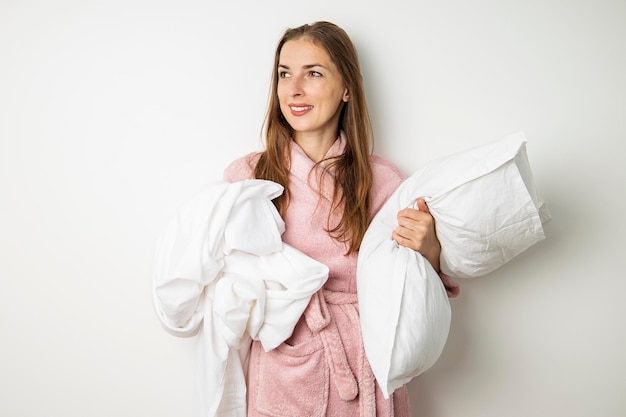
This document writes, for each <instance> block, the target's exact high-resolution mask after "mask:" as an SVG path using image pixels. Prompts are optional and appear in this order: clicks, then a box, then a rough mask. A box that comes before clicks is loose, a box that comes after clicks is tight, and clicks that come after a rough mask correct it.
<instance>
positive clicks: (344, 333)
mask: <svg viewBox="0 0 626 417" xmlns="http://www.w3.org/2000/svg"><path fill="white" fill-rule="evenodd" d="M344 147H345V137H344V136H343V135H340V137H339V138H338V140H337V141H335V143H334V144H333V146H332V147H331V149H330V150H329V151H328V156H334V155H339V154H341V152H342V151H343V149H344ZM254 161H255V159H254V155H248V156H246V157H243V158H240V159H238V160H236V161H234V162H233V163H232V164H231V165H230V166H229V167H228V168H227V169H226V170H225V172H224V179H225V180H227V181H230V182H234V181H240V180H243V179H247V178H253V173H252V166H253V165H254ZM291 165H292V166H291V173H290V176H289V181H290V183H289V190H290V205H289V208H288V210H287V214H286V216H285V219H284V220H285V224H286V229H285V232H284V234H283V236H282V238H283V241H284V242H285V243H288V244H290V245H292V246H293V247H295V248H297V249H299V250H300V251H302V252H304V253H305V254H306V255H308V256H310V257H311V258H313V259H316V260H317V261H319V262H322V263H324V264H325V265H327V266H328V267H329V268H330V275H329V279H328V281H327V283H326V284H325V286H324V288H323V289H322V290H320V291H319V292H318V293H316V294H315V295H314V296H313V297H312V299H311V302H310V303H309V306H308V307H307V309H306V310H305V312H304V315H303V316H302V317H301V319H300V321H299V323H298V325H297V326H296V328H295V330H294V333H293V335H292V336H291V338H290V339H289V340H287V341H286V342H285V343H283V344H282V345H280V346H279V347H278V348H276V349H274V350H271V351H269V352H265V351H264V350H263V348H262V347H261V345H260V343H258V342H254V343H253V346H252V349H251V352H250V356H249V367H248V384H247V388H248V393H247V395H248V416H265V417H267V416H271V417H318V416H335V417H357V416H359V417H361V416H362V417H375V416H380V417H386V416H394V417H408V416H410V415H411V413H410V403H409V398H408V392H407V389H406V387H402V388H400V389H398V390H396V391H395V392H394V393H393V395H392V396H391V397H390V398H389V399H385V398H384V397H383V394H382V391H381V390H380V388H379V387H378V384H377V383H376V381H375V379H374V376H373V374H372V371H371V368H370V366H369V362H368V361H367V358H366V357H365V353H364V349H363V342H362V337H361V327H360V323H359V306H358V303H357V295H356V288H357V287H356V264H357V254H354V253H353V254H351V255H349V256H345V255H344V254H345V253H346V247H345V246H344V245H343V244H340V243H338V242H337V241H335V240H333V239H331V238H330V237H329V236H328V234H327V233H326V232H325V231H324V229H326V228H327V213H328V211H329V207H330V201H331V199H332V183H331V182H330V181H329V179H327V181H326V182H325V184H324V186H323V188H322V191H323V195H324V197H325V198H323V199H322V201H321V202H320V201H319V199H318V192H317V189H315V188H311V186H310V184H312V183H313V184H318V181H317V177H316V175H315V172H311V170H312V168H313V166H314V163H313V161H312V160H311V159H310V158H309V157H308V156H307V155H306V154H305V153H304V151H303V150H302V149H301V148H300V147H299V146H298V145H297V144H295V142H292V150H291ZM372 169H373V174H374V183H373V188H372V213H371V217H373V216H374V214H375V213H376V212H377V211H378V210H379V209H380V208H381V206H382V205H383V204H384V202H385V201H386V200H387V199H388V198H389V196H390V195H391V194H392V193H393V192H394V190H395V189H396V188H397V187H398V186H399V185H400V183H401V182H402V181H403V179H404V176H403V175H402V174H401V172H400V171H399V170H398V168H397V167H395V166H394V165H393V164H391V163H390V162H388V161H386V160H384V159H382V158H380V157H376V156H373V157H372ZM333 221H334V222H337V221H338V216H335V217H334V218H333ZM335 224H336V223H335ZM333 226H334V224H333ZM384 278H385V277H381V279H384Z"/></svg>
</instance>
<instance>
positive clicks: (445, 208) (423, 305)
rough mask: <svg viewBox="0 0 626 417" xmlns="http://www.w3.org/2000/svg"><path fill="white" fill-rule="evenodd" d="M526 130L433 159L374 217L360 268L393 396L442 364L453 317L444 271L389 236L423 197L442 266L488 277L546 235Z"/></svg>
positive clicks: (370, 352) (373, 337) (369, 319)
mask: <svg viewBox="0 0 626 417" xmlns="http://www.w3.org/2000/svg"><path fill="white" fill-rule="evenodd" d="M525 144H526V138H525V136H524V135H523V134H521V133H518V134H515V135H511V136H508V137H506V138H504V139H502V140H500V141H496V142H493V143H490V144H487V145H484V146H480V147H476V148H473V149H470V150H467V151H463V152H459V153H456V154H453V155H450V156H446V157H443V158H440V159H437V160H434V161H432V162H430V163H429V164H427V165H426V166H425V167H424V168H422V169H420V170H418V171H417V172H415V173H414V174H413V175H411V176H410V177H408V178H407V179H406V180H405V181H404V182H403V183H402V184H401V185H400V187H398V189H397V190H396V192H395V193H394V194H392V195H391V197H390V198H389V200H388V201H387V202H386V203H385V204H384V205H383V207H382V208H381V210H380V211H379V212H378V214H377V215H376V216H375V217H374V219H373V220H372V223H371V224H370V226H369V228H368V230H367V233H366V234H365V236H364V238H363V242H362V244H361V249H360V251H359V258H358V264H357V290H358V297H359V309H360V311H361V326H362V333H363V343H364V346H365V352H366V354H367V356H368V359H369V361H370V364H371V367H372V371H373V372H374V376H375V377H376V379H377V381H378V383H379V384H380V386H381V389H382V391H383V394H384V395H385V397H388V396H389V395H391V393H393V391H394V390H395V389H396V388H399V387H400V386H402V385H404V384H406V383H408V382H409V381H410V380H411V379H412V378H414V377H416V376H418V375H420V374H421V373H423V372H425V371H426V370H428V369H429V368H430V367H431V366H432V365H434V363H435V362H436V361H437V360H438V358H439V356H440V355H441V352H442V351H443V348H444V346H445V343H446V341H447V337H448V332H449V329H450V321H451V312H450V304H449V300H448V298H447V295H446V292H445V288H444V286H443V284H442V282H441V279H440V277H439V275H438V274H437V273H436V272H435V271H434V269H433V268H432V267H431V265H430V264H429V263H428V261H426V260H425V259H424V258H423V257H422V256H421V255H420V254H419V253H417V252H415V251H413V250H411V249H407V248H404V247H401V246H399V245H397V244H396V242H394V241H393V240H392V239H391V235H392V232H393V230H394V229H395V228H396V227H397V220H396V214H397V212H398V211H400V210H401V209H403V208H405V207H409V206H412V205H414V204H415V201H416V200H417V199H418V198H420V197H423V198H424V199H425V200H426V202H427V203H428V206H429V209H430V212H431V214H432V215H433V217H434V218H435V224H436V230H437V236H438V238H439V240H440V242H441V257H440V261H441V270H442V272H443V273H445V274H447V275H450V276H453V277H477V276H480V275H484V274H487V273H489V272H491V271H493V270H495V269H497V268H498V267H500V266H502V265H503V264H504V263H506V262H507V261H509V260H510V259H511V258H513V257H514V256H516V255H518V254H519V253H521V252H522V251H524V250H525V249H527V248H528V247H530V246H531V245H533V244H534V243H536V242H538V241H540V240H542V239H544V237H545V236H544V233H543V227H542V221H547V220H548V219H549V218H550V214H549V212H548V210H547V208H546V207H545V205H544V204H543V202H542V201H541V199H540V198H539V197H538V194H537V191H536V188H535V184H534V179H533V177H532V172H531V170H530V166H529V164H528V159H527V155H526V147H525Z"/></svg>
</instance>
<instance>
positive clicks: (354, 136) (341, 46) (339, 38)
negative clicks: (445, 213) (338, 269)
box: [255, 21, 373, 253]
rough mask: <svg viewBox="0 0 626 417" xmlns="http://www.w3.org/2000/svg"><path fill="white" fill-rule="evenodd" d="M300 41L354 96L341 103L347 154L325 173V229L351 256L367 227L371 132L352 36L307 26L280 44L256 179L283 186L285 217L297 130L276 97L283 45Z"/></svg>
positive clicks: (330, 27)
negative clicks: (321, 56) (328, 198)
mask: <svg viewBox="0 0 626 417" xmlns="http://www.w3.org/2000/svg"><path fill="white" fill-rule="evenodd" d="M301 38H307V39H310V40H312V41H313V42H315V43H316V44H318V45H320V46H322V47H324V48H325V49H326V51H327V52H328V54H329V55H330V58H331V60H332V61H333V63H334V64H335V65H336V67H337V69H338V70H339V73H340V74H341V76H342V78H343V82H344V84H345V86H346V88H347V90H348V94H349V96H350V99H349V101H348V102H346V103H344V104H343V108H342V112H341V116H340V118H339V130H340V131H343V132H344V134H345V136H346V139H347V141H346V142H347V143H346V147H345V151H344V153H343V154H342V155H340V156H339V157H337V158H333V159H332V160H330V161H328V160H327V161H326V168H325V171H324V174H328V173H329V170H330V172H331V173H332V176H333V178H334V183H335V186H334V191H333V201H332V205H331V211H330V213H329V217H328V225H329V226H328V228H327V229H326V230H327V232H328V233H330V235H331V236H332V237H333V238H334V239H337V240H338V241H340V242H343V243H348V253H352V252H355V251H357V250H358V249H359V247H360V245H361V240H362V239H363V235H364V234H365V231H366V229H367V226H368V224H369V213H370V189H371V186H372V170H371V165H370V156H371V151H372V144H373V132H372V126H371V121H370V117H369V113H368V110H367V103H366V100H365V92H364V89H363V79H362V76H361V70H360V66H359V59H358V55H357V51H356V48H355V47H354V45H353V43H352V41H351V40H350V37H349V36H348V35H347V33H346V32H345V31H344V30H343V29H342V28H340V27H339V26H337V25H335V24H333V23H330V22H324V21H320V22H315V23H313V24H310V25H309V24H305V25H302V26H300V27H297V28H292V29H287V30H286V31H285V33H284V34H283V36H282V38H281V39H280V41H279V42H278V45H277V47H276V53H275V56H274V68H273V73H274V75H273V78H272V83H271V94H270V100H269V105H268V110H267V114H266V118H265V123H264V126H263V127H264V134H265V151H264V152H262V153H261V154H260V157H259V159H258V162H257V164H256V168H255V176H256V178H263V179H267V180H270V181H274V182H277V183H279V184H281V185H283V186H284V187H285V192H284V193H283V195H281V196H280V197H279V198H278V199H276V200H275V202H274V203H275V204H276V206H277V208H278V210H279V212H280V213H281V214H284V212H285V211H286V210H287V206H288V205H289V184H288V182H289V180H288V178H289V167H290V158H289V155H290V152H289V149H290V146H291V140H292V137H293V129H292V128H291V126H290V125H289V123H288V122H287V120H286V119H285V117H284V116H283V114H282V112H281V110H280V103H279V101H278V93H277V90H278V64H279V59H280V52H281V50H282V48H283V46H284V45H285V43H287V42H288V41H290V40H295V39H301ZM337 134H339V132H337ZM320 164H321V161H320V163H318V164H317V166H321V165H320ZM337 209H343V213H342V216H341V219H340V221H339V223H338V224H337V225H336V226H335V227H332V228H331V227H330V215H331V214H332V212H333V211H334V210H337Z"/></svg>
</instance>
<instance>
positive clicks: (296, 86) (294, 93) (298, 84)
mask: <svg viewBox="0 0 626 417" xmlns="http://www.w3.org/2000/svg"><path fill="white" fill-rule="evenodd" d="M303 93H304V90H303V85H302V80H301V79H300V78H299V77H294V78H292V79H291V83H290V86H289V95H290V96H291V97H298V96H301V95H302V94H303Z"/></svg>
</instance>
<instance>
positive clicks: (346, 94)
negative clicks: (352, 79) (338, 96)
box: [343, 88, 350, 103]
mask: <svg viewBox="0 0 626 417" xmlns="http://www.w3.org/2000/svg"><path fill="white" fill-rule="evenodd" d="M348 100H350V94H348V89H347V88H346V89H345V91H344V92H343V101H344V102H346V103H347V102H348Z"/></svg>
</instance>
